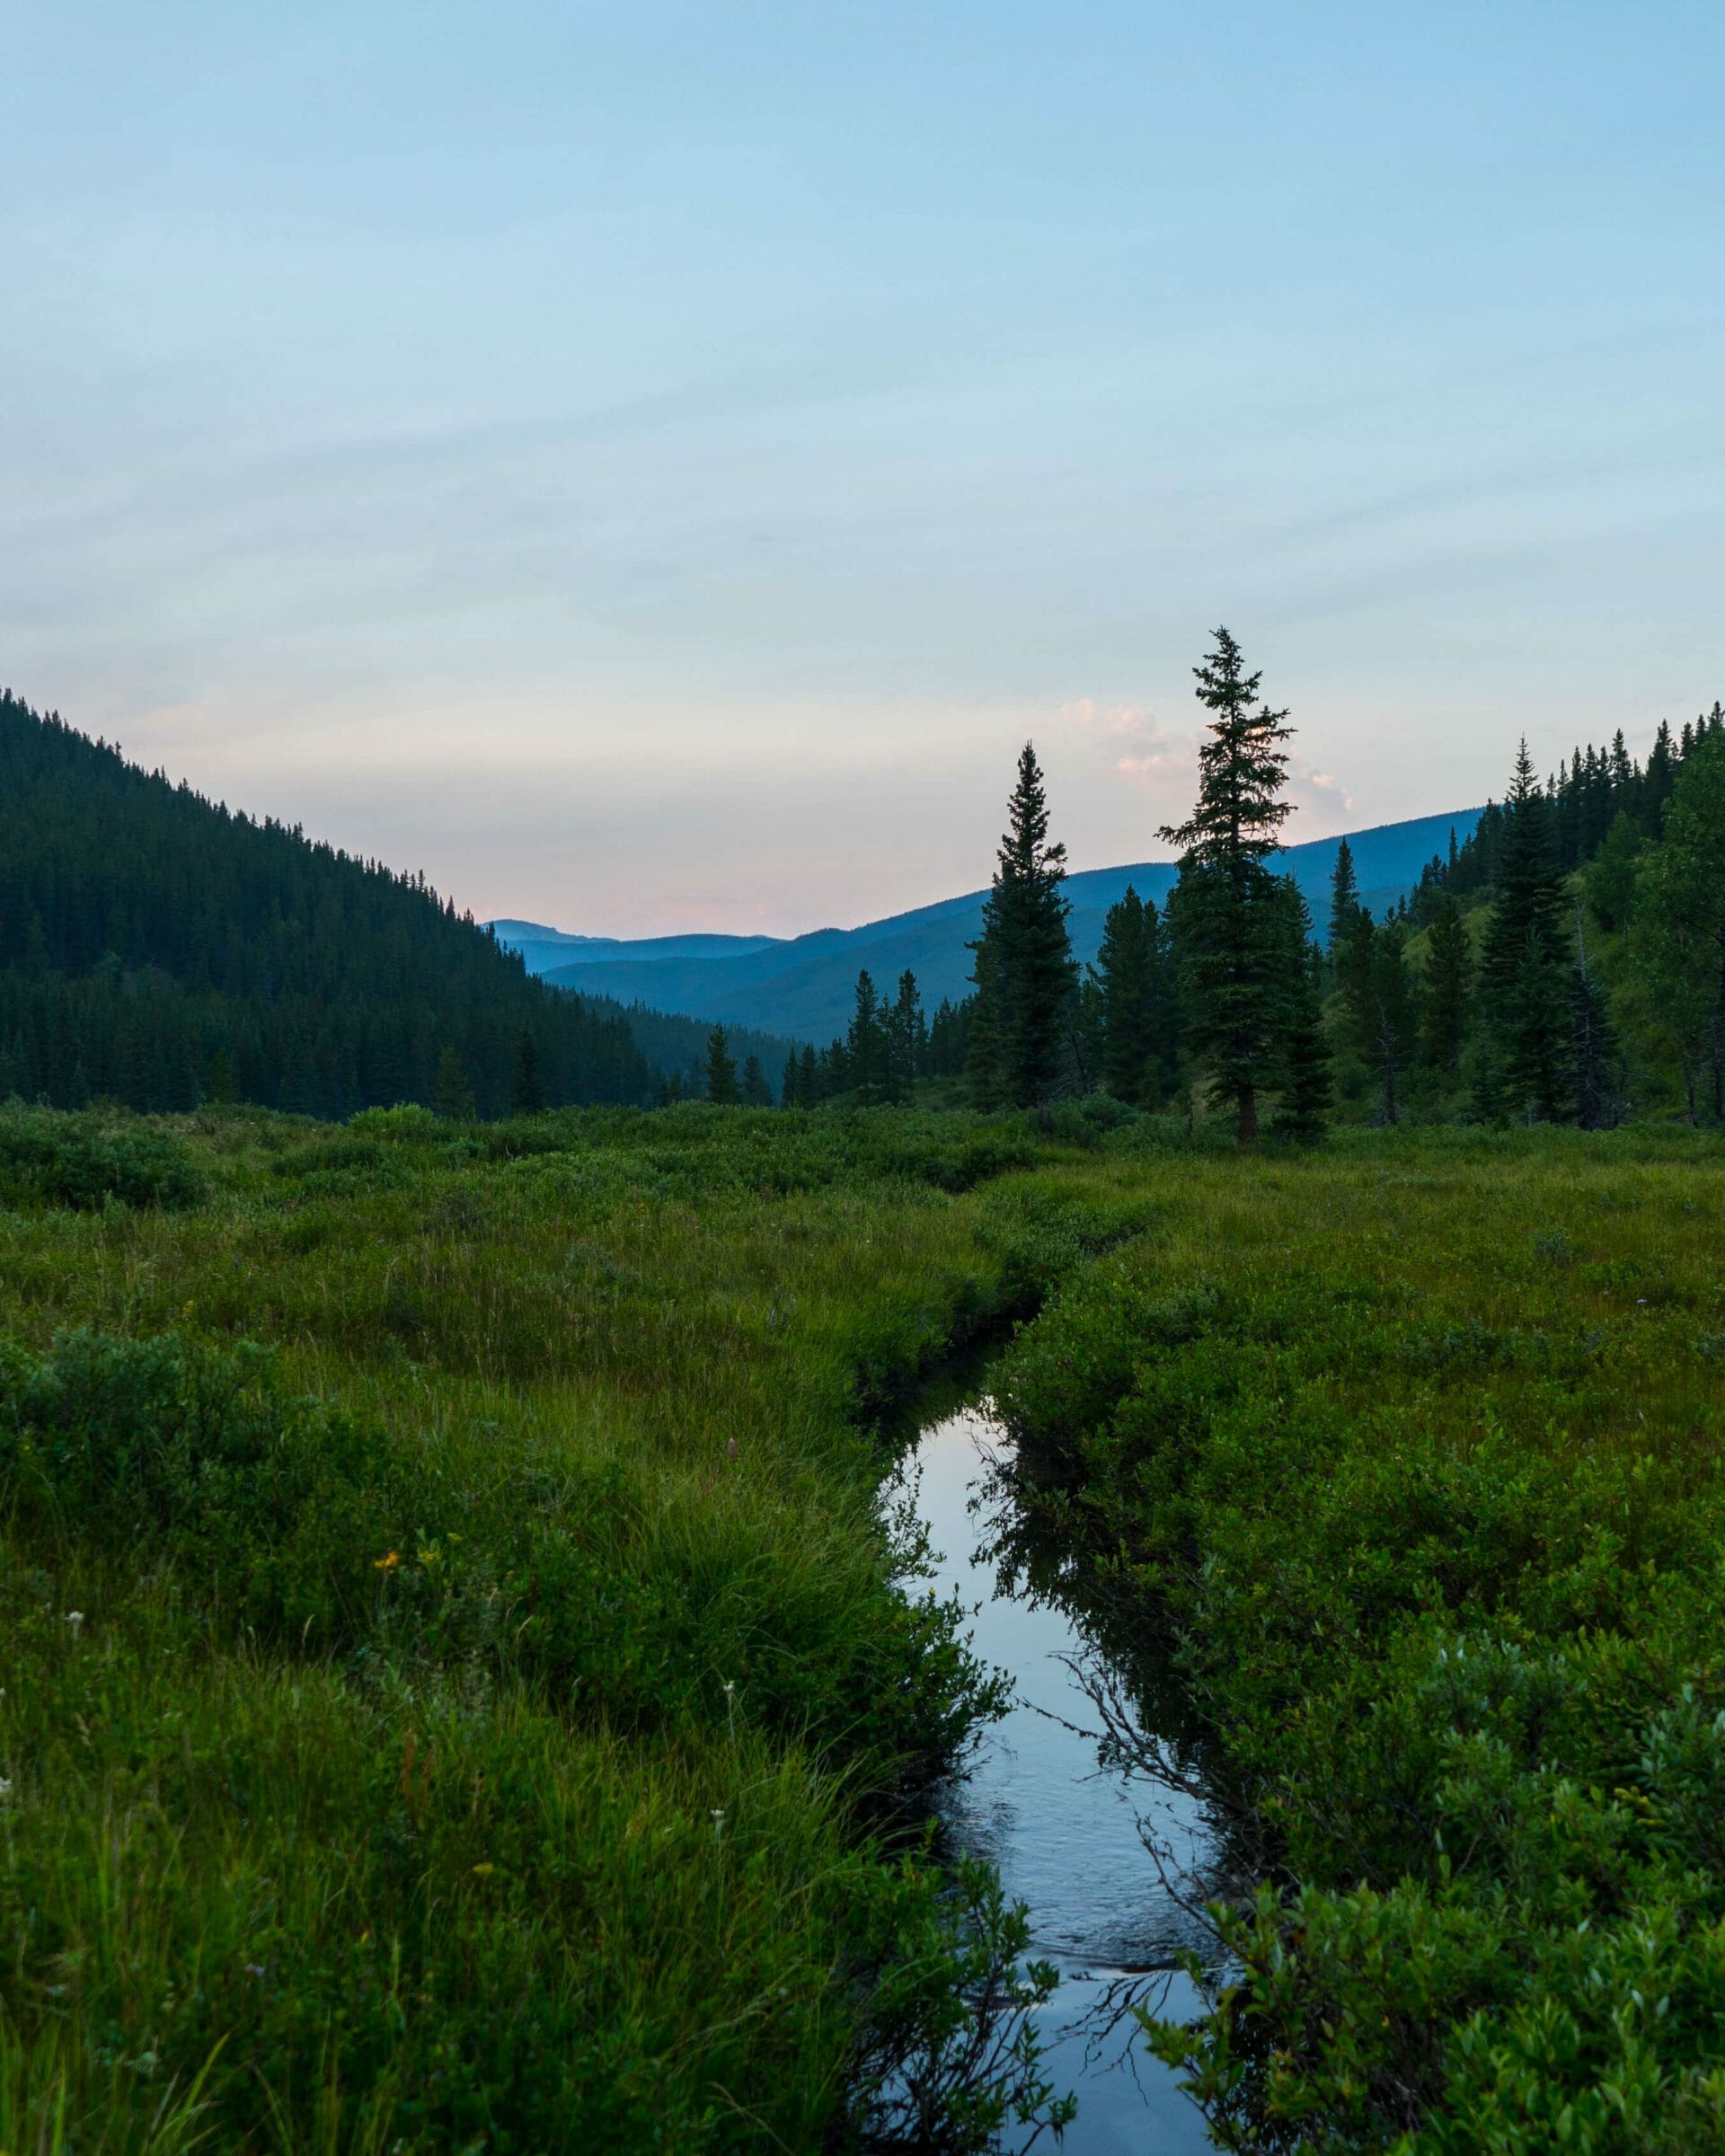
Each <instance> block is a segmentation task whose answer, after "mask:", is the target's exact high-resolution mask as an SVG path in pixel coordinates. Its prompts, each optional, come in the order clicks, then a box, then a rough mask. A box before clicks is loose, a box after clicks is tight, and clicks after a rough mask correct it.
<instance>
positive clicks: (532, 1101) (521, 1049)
mask: <svg viewBox="0 0 1725 2156" xmlns="http://www.w3.org/2000/svg"><path fill="white" fill-rule="evenodd" d="M544 1105H545V1087H544V1080H543V1079H542V1078H541V1076H540V1074H539V1044H538V1042H537V1041H536V1040H535V1038H534V1037H533V1028H532V1027H531V1026H529V1025H524V1026H523V1027H522V1029H521V1036H520V1038H519V1039H518V1040H517V1043H516V1049H515V1075H514V1077H513V1078H512V1079H511V1080H510V1082H509V1113H510V1114H511V1115H512V1116H536V1115H538V1114H539V1113H540V1112H541V1111H542V1110H543V1109H544Z"/></svg>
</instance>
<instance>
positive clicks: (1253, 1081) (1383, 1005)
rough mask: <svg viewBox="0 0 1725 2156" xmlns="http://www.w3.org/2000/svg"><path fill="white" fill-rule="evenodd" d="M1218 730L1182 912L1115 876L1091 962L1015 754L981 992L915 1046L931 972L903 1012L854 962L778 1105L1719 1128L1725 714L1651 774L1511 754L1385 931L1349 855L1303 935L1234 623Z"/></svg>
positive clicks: (977, 978)
mask: <svg viewBox="0 0 1725 2156" xmlns="http://www.w3.org/2000/svg"><path fill="white" fill-rule="evenodd" d="M1194 671H1195V674H1196V677H1197V694H1198V697H1199V701H1200V702H1201V703H1202V704H1203V706H1204V707H1205V709H1206V711H1207V714H1208V719H1207V725H1206V728H1205V733H1204V738H1203V741H1202V744H1201V747H1200V750H1199V795H1198V800H1197V801H1196V803H1195V804H1194V807H1193V809H1192V813H1191V815H1190V817H1189V818H1188V819H1187V820H1186V821H1185V822H1184V823H1182V824H1180V825H1177V826H1171V827H1165V828H1164V829H1163V831H1162V832H1161V834H1160V835H1161V836H1162V838H1163V840H1164V841H1165V842H1166V843H1168V844H1172V845H1173V846H1176V847H1178V848H1179V850H1180V851H1179V874H1178V878H1177V880H1176V882H1175V885H1174V888H1173V889H1172V892H1171V893H1170V894H1169V897H1168V899H1167V903H1166V905H1165V906H1164V907H1163V909H1162V910H1161V911H1160V912H1159V911H1158V909H1157V907H1156V906H1155V904H1154V901H1153V900H1151V899H1149V898H1141V897H1139V896H1138V894H1137V891H1136V890H1133V889H1130V888H1128V891H1127V892H1126V894H1125V896H1124V897H1122V898H1121V899H1120V901H1119V903H1118V904H1117V905H1116V906H1113V907H1112V908H1111V909H1110V912H1109V914H1108V915H1107V918H1106V921H1105V923H1104V927H1103V932H1102V936H1101V947H1100V950H1099V951H1098V954H1097V957H1096V959H1095V960H1094V962H1093V963H1092V964H1090V965H1088V966H1084V967H1080V966H1079V965H1078V963H1077V962H1076V960H1075V957H1074V953H1073V950H1072V944H1071V938H1070V934H1069V932H1068V927H1067V916H1068V910H1069V909H1068V903H1067V900H1066V895H1065V892H1064V889H1063V885H1064V882H1065V878H1066V852H1065V848H1064V847H1063V846H1062V845H1060V844H1057V842H1055V841H1054V840H1053V839H1052V838H1051V836H1050V831H1049V816H1048V799H1047V791H1046V787H1045V783H1044V780H1043V775H1042V773H1041V770H1040V767H1039V764H1038V762H1037V758H1036V755H1035V751H1034V747H1032V746H1031V744H1028V743H1027V744H1026V746H1025V747H1024V749H1023V751H1022V754H1021V755H1020V758H1019V764H1018V771H1017V778H1016V783H1015V785H1014V787H1013V792H1012V795H1011V797H1010V800H1009V802H1008V806H1007V829H1006V832H1005V834H1004V836H1003V838H1002V840H1001V844H1000V848H999V853H998V858H997V862H996V866H995V874H994V879H993V882H992V884H991V887H990V891H989V896H988V899H987V902H986V906H985V908H984V915H983V926H982V933H981V935H980V936H979V937H978V938H977V941H976V942H974V943H973V944H972V945H971V947H970V948H971V950H972V954H973V959H974V966H973V969H972V976H971V977H972V983H973V991H974V992H973V994H971V995H970V996H969V997H967V998H966V999H965V1000H964V1001H963V1002H962V1003H960V1004H958V1005H956V1006H954V1005H951V1004H943V1005H942V1010H941V1012H939V1013H938V1014H937V1017H936V1020H935V1021H934V1022H933V1025H931V1026H930V1027H928V1028H927V1029H926V1033H925V1034H924V1032H923V1031H922V1030H920V1029H919V1018H918V1015H917V1004H916V983H915V980H914V977H913V976H908V975H907V976H905V977H904V979H903V980H901V982H900V984H899V988H898V998H897V1000H896V1001H895V1002H894V1003H892V1004H890V1005H888V1004H886V1003H884V1001H883V1000H882V999H881V998H880V996H878V994H877V993H876V991H875V987H874V984H873V983H872V981H871V979H870V978H869V976H867V975H866V974H865V975H863V976H862V977H861V979H860V980H859V982H858V988H857V1010H856V1017H855V1019H854V1022H853V1025H852V1028H851V1030H850V1033H849V1035H848V1036H847V1037H846V1038H843V1039H840V1040H836V1041H835V1042H834V1043H833V1044H832V1046H831V1047H829V1048H828V1049H827V1050H825V1051H823V1052H822V1053H821V1054H820V1055H819V1056H816V1055H815V1053H814V1051H813V1050H812V1049H811V1050H809V1051H806V1052H805V1054H804V1056H803V1057H802V1058H801V1062H798V1063H795V1064H793V1065H788V1066H787V1069H786V1073H785V1079H784V1082H783V1100H784V1101H785V1102H786V1104H787V1105H797V1104H803V1105H812V1104H814V1103H815V1102H816V1101H818V1100H823V1099H827V1098H831V1097H832V1096H833V1095H834V1094H836V1093H844V1094H845V1095H846V1096H847V1097H849V1098H853V1099H858V1100H901V1099H905V1098H907V1097H908V1095H909V1091H910V1089H911V1087H912V1086H913V1085H914V1084H915V1083H916V1081H917V1080H918V1079H920V1078H924V1077H933V1076H937V1075H938V1076H942V1077H952V1076H955V1075H958V1074H962V1077H963V1081H964V1086H965V1091H966V1096H967V1097H968V1098H969V1100H971V1101H972V1102H973V1103H974V1104H975V1105H976V1106H977V1107H979V1108H983V1109H993V1108H1004V1107H1017V1108H1031V1109H1041V1108H1045V1107H1046V1106H1047V1105H1048V1103H1049V1102H1050V1101H1052V1100H1055V1099H1056V1098H1057V1097H1059V1096H1061V1095H1072V1094H1082V1093H1091V1092H1106V1093H1108V1094H1110V1095H1112V1096H1113V1097H1114V1098H1116V1099H1118V1100H1122V1101H1125V1102H1128V1103H1129V1104H1131V1105H1132V1106H1134V1107H1137V1108H1140V1109H1163V1110H1167V1109H1175V1110H1178V1111H1179V1112H1181V1113H1184V1114H1185V1115H1187V1116H1188V1117H1190V1116H1192V1115H1194V1114H1195V1113H1196V1112H1197V1111H1198V1109H1199V1107H1200V1106H1202V1107H1204V1108H1206V1109H1223V1110H1225V1112H1226V1113H1227V1114H1228V1115H1229V1116H1230V1117H1231V1118H1232V1119H1233V1122H1234V1128H1235V1131H1236V1133H1237V1135H1238V1136H1239V1137H1240V1138H1241V1139H1242V1140H1243V1141H1246V1140H1251V1139H1252V1138H1254V1137H1256V1136H1258V1135H1260V1132H1261V1129H1262V1128H1263V1127H1264V1116H1265V1112H1266V1108H1268V1112H1269V1127H1270V1128H1271V1129H1272V1130H1273V1131H1274V1133H1275V1134H1276V1135H1278V1136H1279V1137H1282V1138H1284V1139H1287V1140H1291V1141H1294V1142H1299V1143H1309V1142H1311V1141H1312V1140H1314V1139H1315V1138H1316V1137H1318V1136H1319V1135H1321V1134H1322V1133H1323V1129H1324V1128H1325V1127H1326V1126H1327V1124H1328V1122H1329V1121H1330V1119H1331V1117H1332V1116H1333V1115H1335V1114H1336V1113H1338V1112H1341V1113H1346V1114H1350V1115H1353V1116H1355V1117H1356V1118H1369V1119H1373V1120H1377V1121H1381V1122H1385V1123H1395V1122H1398V1121H1400V1120H1402V1118H1403V1117H1404V1116H1406V1115H1407V1114H1409V1113H1410V1112H1414V1113H1418V1114H1420V1115H1421V1116H1426V1117H1430V1116H1446V1117H1467V1118H1473V1119H1476V1120H1481V1121H1487V1122H1491V1121H1498V1120H1503V1119H1506V1118H1515V1119H1517V1120H1526V1121H1559V1122H1572V1123H1578V1124H1580V1125H1581V1126H1583V1127H1588V1128H1597V1127H1604V1126H1606V1125H1610V1124H1612V1123H1614V1122H1617V1121H1619V1120H1621V1119H1623V1118H1624V1117H1625V1116H1627V1115H1630V1114H1632V1113H1635V1112H1640V1111H1641V1109H1647V1108H1650V1107H1658V1106H1659V1105H1661V1104H1664V1105H1674V1106H1676V1107H1678V1108H1679V1109H1681V1110H1682V1112H1685V1113H1686V1114H1687V1115H1689V1116H1690V1117H1691V1118H1694V1119H1696V1120H1709V1119H1710V1120H1712V1121H1714V1122H1720V1123H1725V709H1722V708H1721V706H1720V705H1719V704H1717V703H1715V705H1714V706H1713V709H1712V711H1711V712H1709V713H1707V714H1705V715H1704V716H1703V717H1702V718H1701V719H1699V720H1696V721H1695V722H1694V724H1685V726H1684V727H1683V729H1682V730H1681V732H1680V733H1674V731H1673V730H1672V729H1671V728H1670V727H1669V726H1668V725H1666V724H1662V725H1661V726H1660V727H1659V731H1658V733H1657V735H1656V737H1655V739H1654V742H1653V746H1652V749H1651V751H1650V754H1649V755H1648V757H1647V760H1646V762H1645V763H1644V764H1643V763H1639V762H1637V761H1636V759H1635V758H1634V757H1633V756H1632V755H1631V754H1630V752H1629V749H1628V747H1627V745H1626V743H1625V741H1624V738H1623V734H1622V733H1621V731H1620V732H1619V733H1618V734H1617V735H1616V737H1615V738H1614V740H1613V741H1612V742H1611V744H1610V745H1609V747H1604V748H1596V747H1592V746H1589V747H1587V748H1586V749H1585V750H1583V749H1582V748H1580V747H1578V748H1577V749H1576V750H1575V752H1574V754H1573V755H1572V756H1571V757H1570V758H1569V759H1568V760H1567V761H1566V762H1565V764H1563V765H1562V766H1561V768H1560V770H1559V771H1558V772H1557V773H1555V774H1554V775H1553V777H1551V778H1549V779H1548V780H1546V781H1545V782H1543V783H1542V782H1541V781H1540V779H1539V778H1538V776H1537V773H1535V769H1534V766H1533V763H1532V760H1531V758H1530V756H1529V754H1528V751H1527V747H1526V742H1525V741H1524V742H1523V743H1522V745H1521V747H1520V748H1519V750H1518V752H1517V757H1516V761H1515V765H1514V769H1513V772H1512V774H1511V779H1510V783H1509V786H1508V791H1507V793H1506V795H1505V798H1504V799H1503V800H1502V801H1501V802H1496V801H1493V802H1491V803H1488V805H1487V807H1486V808H1485V810H1484V812H1483V813H1482V816H1481V817H1480V819H1479V823H1478V825H1477V826H1476V827H1475V829H1474V830H1473V832H1472V833H1471V834H1470V835H1469V836H1468V837H1467V838H1466V839H1465V840H1464V841H1463V842H1461V843H1460V844H1458V843H1457V842H1456V839H1455V835H1453V834H1452V836H1451V840H1450V844H1449V848H1448V852H1447V853H1446V855H1440V856H1438V857H1436V858H1435V859H1434V860H1433V861H1432V862H1430V863H1429V865H1428V866H1427V868H1426V869H1425V870H1424V871H1423V873H1422V875H1421V877H1420V880H1419V882H1418V884H1417V886H1416V887H1415V888H1414V889H1413V891H1412V892H1411V894H1410V895H1409V897H1404V898H1403V899H1402V900H1401V901H1400V902H1399V903H1398V904H1397V905H1396V906H1394V907H1393V908H1392V909H1391V910H1390V912H1389V913H1388V915H1386V916H1385V917H1384V919H1383V920H1381V921H1380V920H1376V919H1374V917H1373V916H1372V915H1371V914H1370V912H1369V911H1368V909H1367V907H1366V906H1364V905H1363V903H1362V902H1361V900H1360V897H1359V893H1358V884H1357V880H1356V877H1355V871H1354V864H1353V859H1352V854H1351V851H1350V849H1349V845H1348V843H1347V841H1346V840H1345V839H1344V840H1343V841H1342V842H1341V844H1340V847H1339V849H1338V853H1337V859H1336V866H1335V871H1334V876H1333V879H1332V886H1331V905H1330V912H1329V918H1328V921H1327V923H1325V932H1324V933H1323V937H1322V939H1320V938H1319V936H1318V935H1317V934H1316V933H1315V932H1314V924H1313V922H1312V920H1311V917H1310V915H1309V912H1308V909H1307V907H1306V905H1305V900H1304V898H1303V897H1301V895H1300V893H1299V891H1298V890H1297V889H1296V887H1295V885H1294V883H1293V881H1292V879H1290V878H1288V877H1287V876H1283V875H1278V873H1277V872H1276V870H1275V865H1274V862H1275V856H1276V855H1277V853H1279V852H1280V851H1281V840H1280V831H1281V827H1282V826H1283V824H1284V823H1285V822H1286V820H1287V817H1288V816H1289V814H1290V813H1291V804H1290V803H1289V802H1288V800H1287V798H1286V789H1287V764H1288V753H1287V747H1286V744H1287V742H1288V740H1289V739H1290V738H1292V733H1293V729H1292V728H1291V726H1290V724H1289V723H1288V714H1287V712H1286V711H1277V710H1274V709H1272V708H1270V707H1269V705H1268V704H1267V703H1266V702H1264V700H1263V697H1262V695H1261V676H1259V675H1257V674H1255V673H1249V672H1248V671H1247V669H1246V666H1245V661H1244V658H1243V654H1242V652H1241V650H1240V648H1239V646H1238V644H1237V643H1236V642H1235V641H1234V638H1233V637H1232V636H1231V635H1230V634H1229V633H1228V632H1227V631H1226V630H1225V629H1222V630H1218V631H1217V632H1216V641H1215V644H1214V647H1213V649H1211V650H1210V651H1209V652H1208V653H1207V655H1206V657H1205V659H1204V661H1203V663H1202V665H1201V666H1199V667H1197V668H1196V669H1194Z"/></svg>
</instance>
